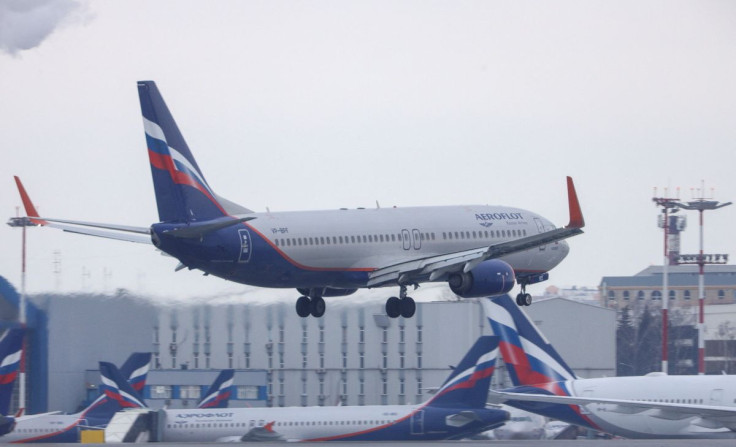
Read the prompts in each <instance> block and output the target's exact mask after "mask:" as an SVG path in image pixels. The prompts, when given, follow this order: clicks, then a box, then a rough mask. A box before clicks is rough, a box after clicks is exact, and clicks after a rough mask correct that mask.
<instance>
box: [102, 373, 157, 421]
mask: <svg viewBox="0 0 736 447" xmlns="http://www.w3.org/2000/svg"><path fill="white" fill-rule="evenodd" d="M100 376H101V382H102V383H101V385H100V388H101V389H102V392H103V393H104V394H105V396H106V397H107V399H109V400H110V401H111V402H115V403H116V404H117V406H118V407H119V408H118V410H121V409H124V408H146V404H145V403H144V402H143V400H142V399H141V398H140V396H138V393H137V392H136V391H135V390H134V389H133V387H132V386H131V385H130V383H128V381H127V380H125V378H124V377H123V375H122V374H120V371H119V370H118V369H117V367H115V365H113V364H112V363H108V362H100Z"/></svg>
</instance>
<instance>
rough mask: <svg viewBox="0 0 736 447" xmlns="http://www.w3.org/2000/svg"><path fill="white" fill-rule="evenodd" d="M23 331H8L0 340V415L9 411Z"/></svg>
mask: <svg viewBox="0 0 736 447" xmlns="http://www.w3.org/2000/svg"><path fill="white" fill-rule="evenodd" d="M23 334H25V329H8V330H7V332H5V334H3V337H2V338H0V415H7V414H8V411H10V399H11V398H12V397H13V385H14V384H15V378H16V377H17V376H18V369H19V368H20V362H21V358H22V356H23Z"/></svg>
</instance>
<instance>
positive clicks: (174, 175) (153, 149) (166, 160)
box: [138, 81, 251, 222]
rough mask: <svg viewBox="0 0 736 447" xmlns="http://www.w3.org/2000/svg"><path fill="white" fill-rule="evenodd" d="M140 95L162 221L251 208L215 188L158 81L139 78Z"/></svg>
mask: <svg viewBox="0 0 736 447" xmlns="http://www.w3.org/2000/svg"><path fill="white" fill-rule="evenodd" d="M138 96H139V98H140V103H141V112H142V113H143V128H144V130H145V133H146V144H147V145H148V157H149V160H150V162H151V174H152V176H153V186H154V189H155V192H156V203H157V205H158V214H159V218H160V219H161V222H195V221H199V222H201V221H207V220H212V219H216V218H219V217H225V216H228V215H232V214H244V213H249V212H251V211H250V210H247V209H245V208H243V207H241V206H239V205H236V204H234V203H232V202H229V201H228V200H225V199H223V198H221V197H218V196H217V195H216V194H215V193H214V191H212V188H210V186H209V184H208V183H207V181H206V180H205V178H204V174H203V173H202V170H201V169H200V168H199V165H197V161H196V160H195V159H194V156H193V155H192V153H191V151H190V150H189V146H187V143H186V141H184V137H183V136H182V134H181V132H180V131H179V128H178V127H177V125H176V122H175V121H174V117H173V116H172V115H171V112H169V109H168V107H167V106H166V103H165V102H164V99H163V97H162V96H161V93H160V92H159V90H158V87H156V83H155V82H153V81H140V82H138Z"/></svg>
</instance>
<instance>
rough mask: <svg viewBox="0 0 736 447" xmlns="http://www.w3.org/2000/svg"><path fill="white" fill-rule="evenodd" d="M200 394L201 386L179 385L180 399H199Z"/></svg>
mask: <svg viewBox="0 0 736 447" xmlns="http://www.w3.org/2000/svg"><path fill="white" fill-rule="evenodd" d="M201 396H202V388H200V387H199V386H197V385H181V386H180V387H179V398H180V399H199V398H200V397H201Z"/></svg>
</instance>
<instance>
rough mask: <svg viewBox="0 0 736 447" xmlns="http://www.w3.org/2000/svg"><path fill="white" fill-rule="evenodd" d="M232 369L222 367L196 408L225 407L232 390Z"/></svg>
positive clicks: (233, 374) (233, 371)
mask: <svg viewBox="0 0 736 447" xmlns="http://www.w3.org/2000/svg"><path fill="white" fill-rule="evenodd" d="M234 376H235V370H234V369H224V370H222V372H220V374H219V375H218V376H217V378H216V379H215V381H214V382H213V383H212V385H211V386H210V388H209V389H208V390H207V392H206V393H205V395H204V398H202V400H201V401H200V402H199V405H197V408H227V406H228V404H229V402H230V396H231V395H232V391H233V377H234Z"/></svg>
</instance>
